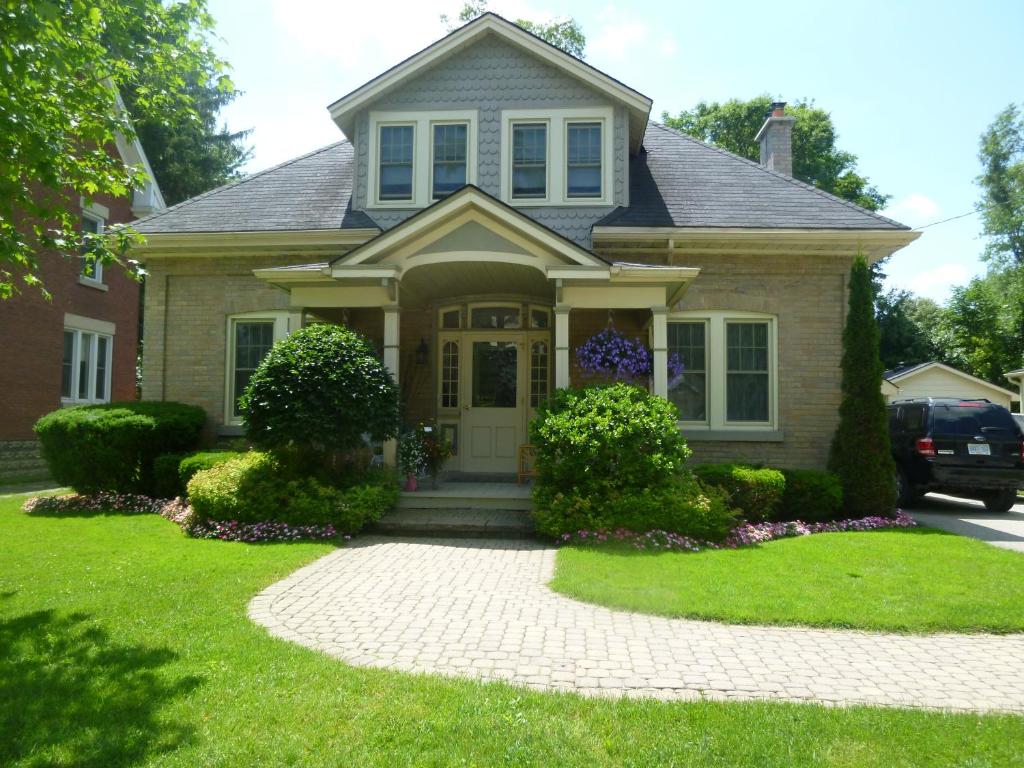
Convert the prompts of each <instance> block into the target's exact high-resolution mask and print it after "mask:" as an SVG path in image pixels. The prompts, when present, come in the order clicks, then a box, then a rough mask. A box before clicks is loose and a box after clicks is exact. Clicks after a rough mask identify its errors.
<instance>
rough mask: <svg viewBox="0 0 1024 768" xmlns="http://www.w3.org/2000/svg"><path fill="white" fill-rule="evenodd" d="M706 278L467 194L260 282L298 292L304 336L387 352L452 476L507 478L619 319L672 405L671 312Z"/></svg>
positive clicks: (267, 273) (408, 411)
mask: <svg viewBox="0 0 1024 768" xmlns="http://www.w3.org/2000/svg"><path fill="white" fill-rule="evenodd" d="M698 272H699V270H697V269H694V268H687V267H661V266H646V265H634V264H627V263H609V262H607V261H604V260H603V259H600V258H598V257H597V256H595V255H594V254H592V253H590V252H589V251H587V250H586V249H584V248H582V247H580V246H579V245H577V244H576V243H574V242H572V241H570V240H567V239H565V238H563V237H561V236H560V235H558V234H556V233H555V232H553V231H551V230H550V229H548V228H546V227H544V226H542V225H540V224H538V223H537V222H535V221H533V220H532V219H530V218H528V217H526V216H525V215H523V214H522V213H520V212H519V211H516V210H515V209H513V208H511V207H509V206H507V205H505V204H503V203H501V202H499V201H497V200H495V199H494V198H492V197H490V196H488V195H486V194H485V193H483V192H481V191H480V190H478V189H476V188H474V187H466V188H463V189H462V190H461V191H459V192H457V193H455V194H454V195H452V196H450V197H448V198H446V199H444V200H442V201H440V202H438V203H436V204H435V205H433V206H431V207H429V208H427V209H425V210H423V211H421V212H420V213H418V214H416V215H414V216H412V217H410V218H409V219H407V220H406V221H405V222H403V223H402V224H399V225H398V226H396V227H395V228H393V229H391V230H389V231H387V232H385V233H384V234H382V235H380V236H378V237H377V238H375V239H373V240H371V241H370V242H368V243H366V244H364V245H362V246H360V247H358V248H356V249H355V250H353V251H350V252H349V253H347V254H345V255H344V256H343V257H341V258H339V259H337V260H335V261H333V262H328V263H318V264H309V265H302V266H289V267H281V268H270V269H261V270H256V271H255V275H256V276H257V277H258V278H260V279H261V280H264V281H267V282H268V283H271V284H273V285H276V286H279V287H281V288H283V289H285V290H287V291H288V292H289V295H290V304H291V311H292V312H295V313H301V316H302V318H303V323H304V324H305V323H310V322H334V323H342V324H345V325H347V326H349V327H351V328H352V329H353V330H356V331H358V332H360V333H362V334H364V335H365V336H367V337H368V338H370V339H371V340H372V341H373V342H374V343H375V344H376V345H377V347H378V349H379V350H380V352H381V356H382V359H383V362H384V363H385V365H386V366H387V367H388V368H389V370H390V371H391V372H392V374H393V375H394V376H395V378H396V380H397V381H398V383H399V385H400V388H401V391H402V397H403V405H404V422H405V424H406V426H410V427H411V426H414V425H416V424H418V423H421V422H429V423H433V424H436V426H437V428H438V429H439V431H440V432H441V434H442V436H443V437H444V438H446V439H447V440H448V441H450V442H451V444H452V446H453V448H454V449H455V454H456V455H455V456H454V457H453V458H452V459H450V460H449V461H448V462H447V464H446V469H447V470H449V471H450V472H452V473H455V474H459V473H462V474H467V475H473V476H479V475H495V476H508V475H511V474H513V473H515V472H516V469H517V465H518V453H519V449H520V446H522V445H524V444H525V443H527V442H528V437H527V426H528V424H529V421H530V419H531V418H532V417H533V415H534V414H535V412H536V408H537V407H538V406H539V405H540V404H541V403H542V402H543V401H544V399H545V398H546V397H547V396H548V395H549V393H550V392H551V390H552V388H557V387H567V386H570V385H571V384H577V383H580V381H579V375H578V374H579V372H578V371H575V370H574V366H573V355H572V350H573V349H574V348H575V347H576V346H578V345H579V344H580V343H582V342H583V341H584V340H585V339H586V338H588V337H589V336H590V335H592V334H593V333H595V332H596V331H598V330H600V329H601V328H603V327H605V325H606V324H607V323H608V322H609V318H610V317H612V316H614V322H615V324H616V326H617V327H618V329H619V330H621V331H623V332H625V333H627V334H630V335H637V336H641V337H644V338H646V339H647V341H648V343H649V345H650V346H651V349H652V351H653V360H654V376H653V380H652V381H651V388H652V391H653V392H654V393H655V394H658V395H661V396H663V397H665V396H667V395H668V373H667V360H668V350H667V326H666V321H667V317H668V312H669V308H670V307H671V306H673V305H674V304H675V303H676V302H678V301H679V299H680V297H681V296H682V295H683V293H684V291H685V290H686V288H687V286H688V285H689V284H690V282H691V281H692V280H693V279H694V278H695V277H696V276H697V274H698ZM394 451H395V448H394V445H389V446H386V450H385V460H386V461H387V462H388V463H389V464H393V463H394V460H395V453H394Z"/></svg>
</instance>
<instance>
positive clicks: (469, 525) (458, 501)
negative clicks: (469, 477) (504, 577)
mask: <svg viewBox="0 0 1024 768" xmlns="http://www.w3.org/2000/svg"><path fill="white" fill-rule="evenodd" d="M530 507H531V502H530V487H529V486H525V485H516V484H514V483H474V482H464V481H459V482H441V483H440V484H439V486H438V488H437V489H434V488H431V487H430V483H429V481H428V482H427V483H426V487H422V486H421V487H420V489H419V490H417V491H402V493H401V495H400V496H399V499H398V504H397V505H396V507H395V509H394V510H393V511H391V512H389V513H388V514H386V515H384V517H383V518H381V520H380V521H378V522H377V523H376V524H375V525H374V526H373V530H374V532H376V533H384V534H388V535H392V536H436V537H448V538H502V539H509V538H529V537H531V536H532V535H533V520H532V519H531V518H530Z"/></svg>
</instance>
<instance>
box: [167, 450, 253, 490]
mask: <svg viewBox="0 0 1024 768" xmlns="http://www.w3.org/2000/svg"><path fill="white" fill-rule="evenodd" d="M244 454H245V451H199V452H198V453H192V454H189V455H188V456H183V457H182V458H181V460H180V461H179V462H178V466H177V467H176V468H175V469H176V470H177V476H178V484H179V487H180V488H181V490H180V491H179V492H178V494H177V495H184V493H185V489H186V488H187V487H188V481H189V480H191V479H192V477H193V476H194V475H195V473H196V472H200V471H202V470H204V469H209V468H210V467H216V466H217V465H218V464H223V463H224V462H225V461H230V460H231V459H234V458H237V457H239V456H242V455H244Z"/></svg>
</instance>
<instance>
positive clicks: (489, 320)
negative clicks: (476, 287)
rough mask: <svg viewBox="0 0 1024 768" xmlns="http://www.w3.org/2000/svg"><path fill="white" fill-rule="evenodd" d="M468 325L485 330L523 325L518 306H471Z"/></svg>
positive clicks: (512, 328) (505, 328)
mask: <svg viewBox="0 0 1024 768" xmlns="http://www.w3.org/2000/svg"><path fill="white" fill-rule="evenodd" d="M470 326H471V327H472V328H482V329H485V330H506V331H508V330H519V329H520V328H522V327H523V323H522V320H521V318H520V309H519V307H472V308H471V309H470Z"/></svg>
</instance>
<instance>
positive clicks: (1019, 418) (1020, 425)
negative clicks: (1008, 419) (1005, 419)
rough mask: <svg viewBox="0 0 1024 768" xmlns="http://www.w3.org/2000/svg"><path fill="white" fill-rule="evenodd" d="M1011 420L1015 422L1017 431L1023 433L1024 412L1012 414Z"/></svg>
mask: <svg viewBox="0 0 1024 768" xmlns="http://www.w3.org/2000/svg"><path fill="white" fill-rule="evenodd" d="M1013 420H1014V421H1015V422H1017V431H1018V432H1020V433H1021V435H1024V414H1020V413H1015V414H1013Z"/></svg>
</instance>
